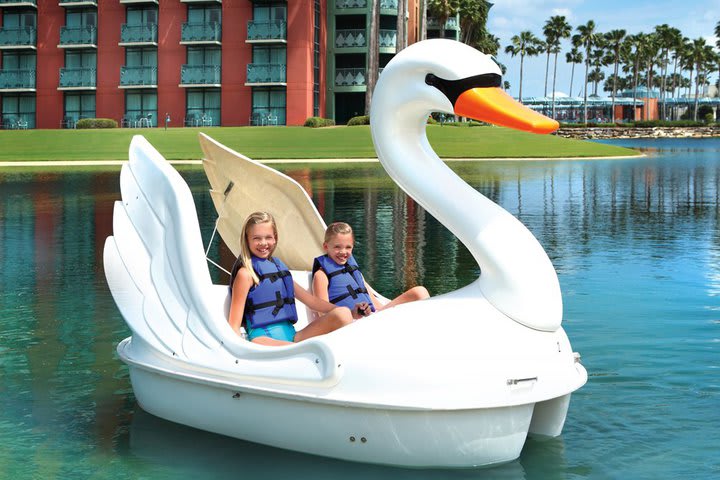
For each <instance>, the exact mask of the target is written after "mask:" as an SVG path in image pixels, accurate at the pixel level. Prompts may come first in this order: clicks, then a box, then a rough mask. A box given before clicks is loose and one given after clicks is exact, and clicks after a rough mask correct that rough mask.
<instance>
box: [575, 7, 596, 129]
mask: <svg viewBox="0 0 720 480" xmlns="http://www.w3.org/2000/svg"><path fill="white" fill-rule="evenodd" d="M576 30H577V31H578V33H577V34H575V35H573V37H572V43H573V45H574V46H575V47H578V48H579V47H583V48H584V49H585V89H584V90H583V94H584V95H585V97H584V101H583V121H584V122H585V123H587V86H588V73H589V72H588V71H589V69H590V49H591V48H592V47H593V46H594V45H595V44H596V43H597V41H598V37H599V34H598V33H597V32H596V31H595V22H593V21H592V20H588V22H587V23H586V24H585V25H579V26H578V27H577V28H576Z"/></svg>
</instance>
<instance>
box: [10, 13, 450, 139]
mask: <svg viewBox="0 0 720 480" xmlns="http://www.w3.org/2000/svg"><path fill="white" fill-rule="evenodd" d="M370 7H371V0H304V1H279V0H224V1H222V0H162V1H159V0H47V1H44V0H41V1H37V0H0V19H1V23H0V102H1V104H2V105H1V106H2V111H1V112H0V113H1V115H2V122H1V124H0V126H1V127H2V128H73V127H74V126H75V125H76V123H77V121H78V120H80V119H82V118H110V119H115V120H117V121H118V123H119V124H121V126H126V127H148V126H158V125H160V126H165V125H166V124H167V126H169V127H178V126H213V125H224V126H237V125H301V124H302V123H304V121H305V119H306V118H307V117H310V116H322V117H328V118H333V119H335V120H336V121H337V122H338V123H344V122H346V121H347V120H348V119H349V118H350V117H352V116H354V115H359V114H363V113H364V110H365V98H364V97H365V89H366V76H367V69H366V66H367V57H368V42H367V36H368V25H369V21H368V20H369V15H370ZM397 9H398V2H397V0H381V2H380V38H379V43H380V47H379V51H380V67H381V68H382V67H383V66H384V65H386V64H387V62H388V61H389V60H390V58H392V56H393V55H394V54H395V53H396V45H397V38H396V37H397V14H398V11H397ZM418 17H419V12H418V1H417V0H408V16H407V18H406V21H407V28H406V31H407V32H408V33H407V37H408V38H407V41H408V44H410V43H414V42H415V41H416V40H417V28H418V27H417V26H418ZM458 25H459V22H458V18H457V17H453V18H451V19H449V20H448V21H447V22H446V25H445V36H446V37H448V36H449V37H451V38H459V26H458ZM428 31H429V32H428V36H429V37H432V36H437V33H436V32H439V25H437V24H436V22H435V23H433V22H432V19H430V22H429V26H428ZM434 32H435V33H434Z"/></svg>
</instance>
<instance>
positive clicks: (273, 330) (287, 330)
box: [248, 322, 296, 342]
mask: <svg viewBox="0 0 720 480" xmlns="http://www.w3.org/2000/svg"><path fill="white" fill-rule="evenodd" d="M295 333H296V332H295V327H293V324H292V323H290V322H279V323H273V324H270V325H266V326H264V327H257V328H253V329H248V340H252V339H254V338H257V337H270V338H274V339H275V340H285V341H286V342H292V341H293V340H294V339H295Z"/></svg>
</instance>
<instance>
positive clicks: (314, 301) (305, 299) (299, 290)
mask: <svg viewBox="0 0 720 480" xmlns="http://www.w3.org/2000/svg"><path fill="white" fill-rule="evenodd" d="M293 285H294V286H295V297H296V298H297V299H298V300H300V301H301V302H302V303H304V304H305V305H307V306H308V307H310V309H311V310H315V311H316V312H321V313H327V312H329V311H330V310H333V309H335V308H338V307H337V305H333V304H332V303H330V302H328V301H327V300H323V299H322V298H318V297H316V296H314V295H313V294H312V293H310V292H308V291H307V290H305V289H304V288H303V287H301V286H300V285H298V283H297V282H296V281H295V280H293ZM313 288H315V287H313ZM325 296H327V287H325ZM351 312H352V316H353V318H354V319H358V318H360V313H359V312H357V311H355V310H352V311H351Z"/></svg>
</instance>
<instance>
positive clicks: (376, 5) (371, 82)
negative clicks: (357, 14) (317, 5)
mask: <svg viewBox="0 0 720 480" xmlns="http://www.w3.org/2000/svg"><path fill="white" fill-rule="evenodd" d="M369 20H370V32H369V36H368V60H367V65H368V68H367V87H366V89H365V115H370V103H371V102H372V94H373V90H375V84H377V79H378V70H379V67H380V45H379V44H380V0H370V19H369Z"/></svg>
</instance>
